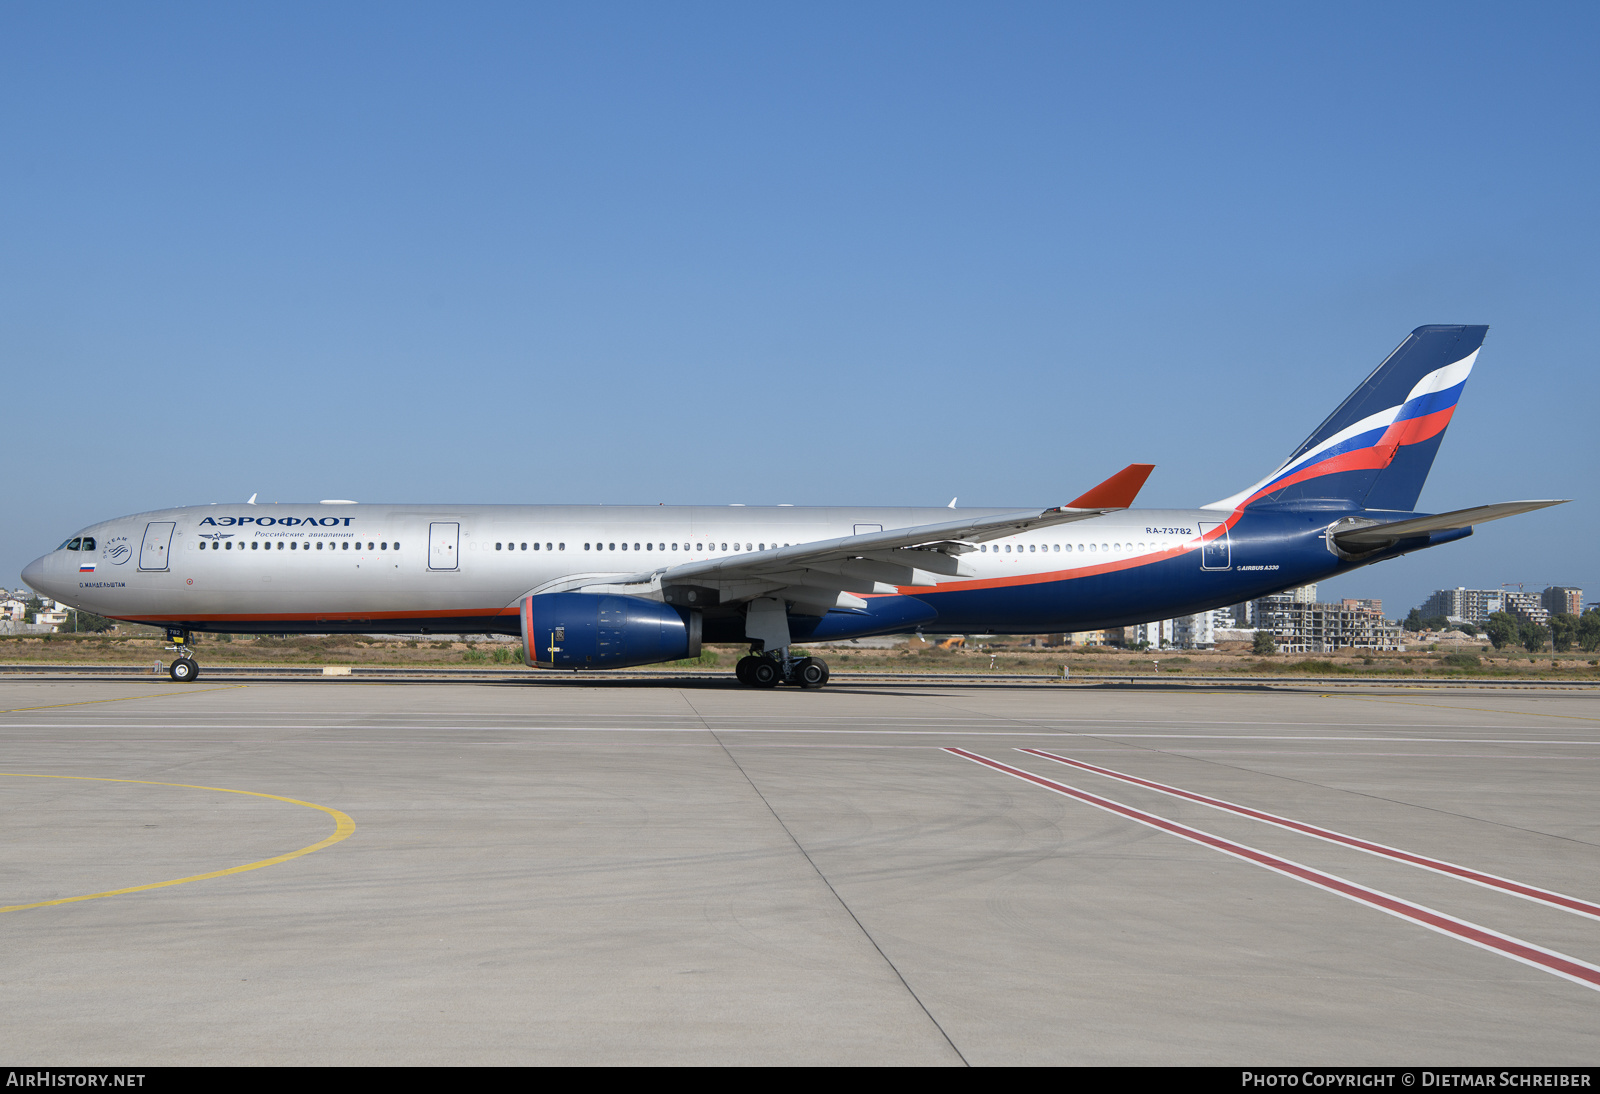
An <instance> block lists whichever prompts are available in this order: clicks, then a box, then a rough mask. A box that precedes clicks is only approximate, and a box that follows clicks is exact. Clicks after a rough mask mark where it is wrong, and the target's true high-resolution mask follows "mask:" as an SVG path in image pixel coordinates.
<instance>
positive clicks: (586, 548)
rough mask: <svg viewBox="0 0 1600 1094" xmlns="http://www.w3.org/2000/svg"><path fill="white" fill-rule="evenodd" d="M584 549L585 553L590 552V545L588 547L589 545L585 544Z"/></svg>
mask: <svg viewBox="0 0 1600 1094" xmlns="http://www.w3.org/2000/svg"><path fill="white" fill-rule="evenodd" d="M583 549H584V550H585V551H587V550H588V549H589V545H588V544H587V543H585V544H584V545H583Z"/></svg>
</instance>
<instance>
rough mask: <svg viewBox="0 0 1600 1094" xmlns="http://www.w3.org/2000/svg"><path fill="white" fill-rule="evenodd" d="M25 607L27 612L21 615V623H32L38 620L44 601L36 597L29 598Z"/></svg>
mask: <svg viewBox="0 0 1600 1094" xmlns="http://www.w3.org/2000/svg"><path fill="white" fill-rule="evenodd" d="M25 607H26V609H27V610H26V611H25V612H24V613H23V616H22V621H23V622H24V623H33V622H36V621H37V620H38V618H39V613H40V612H42V611H44V601H42V600H40V599H39V598H38V597H36V596H30V597H28V601H27V604H26V605H25Z"/></svg>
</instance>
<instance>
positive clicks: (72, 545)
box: [67, 539, 83, 551]
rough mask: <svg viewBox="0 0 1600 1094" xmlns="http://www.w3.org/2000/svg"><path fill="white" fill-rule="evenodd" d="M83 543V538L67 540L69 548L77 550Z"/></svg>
mask: <svg viewBox="0 0 1600 1094" xmlns="http://www.w3.org/2000/svg"><path fill="white" fill-rule="evenodd" d="M82 545H83V540H81V539H73V540H68V541H67V550H69V551H76V550H77V549H78V548H79V547H80V546H82Z"/></svg>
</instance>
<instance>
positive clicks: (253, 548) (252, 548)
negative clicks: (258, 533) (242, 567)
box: [250, 540, 261, 551]
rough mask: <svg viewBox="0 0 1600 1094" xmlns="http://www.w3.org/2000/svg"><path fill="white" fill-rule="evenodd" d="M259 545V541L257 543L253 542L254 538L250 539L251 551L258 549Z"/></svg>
mask: <svg viewBox="0 0 1600 1094" xmlns="http://www.w3.org/2000/svg"><path fill="white" fill-rule="evenodd" d="M260 547H261V544H259V543H257V542H255V541H254V540H252V541H251V542H250V549H251V550H252V551H255V550H258V549H259V548H260Z"/></svg>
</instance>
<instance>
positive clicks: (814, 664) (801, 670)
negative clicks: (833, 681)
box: [794, 657, 828, 691]
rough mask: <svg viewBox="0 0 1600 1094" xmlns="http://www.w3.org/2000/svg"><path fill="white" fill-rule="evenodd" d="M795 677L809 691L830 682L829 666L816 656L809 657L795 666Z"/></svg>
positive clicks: (796, 681)
mask: <svg viewBox="0 0 1600 1094" xmlns="http://www.w3.org/2000/svg"><path fill="white" fill-rule="evenodd" d="M794 679H795V683H797V684H799V685H800V686H801V687H802V688H805V689H806V690H807V691H810V690H813V689H815V688H820V687H821V686H822V685H823V684H826V683H827V682H828V666H827V664H826V663H825V662H823V661H820V660H818V659H817V658H815V657H807V658H805V659H803V660H802V661H801V662H800V663H799V664H798V665H796V666H795V667H794Z"/></svg>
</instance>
